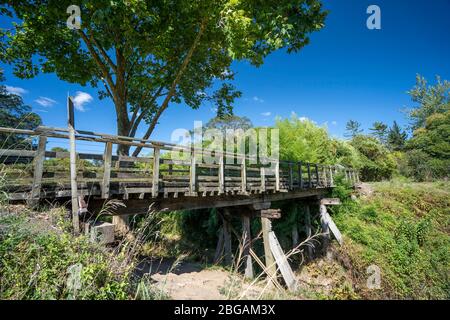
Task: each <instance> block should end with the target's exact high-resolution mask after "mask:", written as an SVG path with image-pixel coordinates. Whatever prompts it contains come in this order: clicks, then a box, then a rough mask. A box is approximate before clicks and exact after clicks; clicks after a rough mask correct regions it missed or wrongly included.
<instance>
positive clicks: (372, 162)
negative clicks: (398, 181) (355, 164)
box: [351, 135, 397, 181]
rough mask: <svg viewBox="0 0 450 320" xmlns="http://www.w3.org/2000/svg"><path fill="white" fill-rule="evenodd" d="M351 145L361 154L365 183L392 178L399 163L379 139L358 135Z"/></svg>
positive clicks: (362, 173)
mask: <svg viewBox="0 0 450 320" xmlns="http://www.w3.org/2000/svg"><path fill="white" fill-rule="evenodd" d="M351 144H352V146H353V147H354V148H355V149H356V150H358V152H359V153H360V159H361V160H360V161H361V169H360V172H361V179H362V180H363V181H380V180H383V179H390V178H391V177H392V175H393V174H394V172H395V171H396V169H397V163H396V161H395V158H394V156H393V155H392V154H391V153H390V152H389V150H387V148H386V147H384V146H383V145H381V144H380V142H378V140H377V139H375V138H373V137H370V136H364V135H358V136H356V137H354V138H353V139H352V141H351Z"/></svg>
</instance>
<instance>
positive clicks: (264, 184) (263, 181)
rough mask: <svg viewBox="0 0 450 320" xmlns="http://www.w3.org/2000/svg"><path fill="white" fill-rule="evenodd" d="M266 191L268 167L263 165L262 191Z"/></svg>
mask: <svg viewBox="0 0 450 320" xmlns="http://www.w3.org/2000/svg"><path fill="white" fill-rule="evenodd" d="M265 191H266V168H264V167H261V192H265Z"/></svg>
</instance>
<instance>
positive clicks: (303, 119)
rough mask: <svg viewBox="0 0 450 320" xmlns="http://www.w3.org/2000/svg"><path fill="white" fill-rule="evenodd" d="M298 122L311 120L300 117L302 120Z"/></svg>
mask: <svg viewBox="0 0 450 320" xmlns="http://www.w3.org/2000/svg"><path fill="white" fill-rule="evenodd" d="M298 120H300V121H308V120H309V119H308V118H307V117H300V118H298Z"/></svg>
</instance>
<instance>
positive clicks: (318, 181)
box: [315, 164, 320, 188]
mask: <svg viewBox="0 0 450 320" xmlns="http://www.w3.org/2000/svg"><path fill="white" fill-rule="evenodd" d="M315 171H316V183H317V188H318V187H320V177H319V165H318V164H316V165H315Z"/></svg>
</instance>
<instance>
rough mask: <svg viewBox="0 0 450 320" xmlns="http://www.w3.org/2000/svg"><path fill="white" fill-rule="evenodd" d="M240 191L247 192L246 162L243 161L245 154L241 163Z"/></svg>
mask: <svg viewBox="0 0 450 320" xmlns="http://www.w3.org/2000/svg"><path fill="white" fill-rule="evenodd" d="M241 193H242V194H247V164H246V163H245V156H244V157H243V158H242V163H241Z"/></svg>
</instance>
